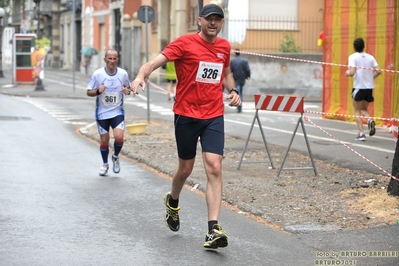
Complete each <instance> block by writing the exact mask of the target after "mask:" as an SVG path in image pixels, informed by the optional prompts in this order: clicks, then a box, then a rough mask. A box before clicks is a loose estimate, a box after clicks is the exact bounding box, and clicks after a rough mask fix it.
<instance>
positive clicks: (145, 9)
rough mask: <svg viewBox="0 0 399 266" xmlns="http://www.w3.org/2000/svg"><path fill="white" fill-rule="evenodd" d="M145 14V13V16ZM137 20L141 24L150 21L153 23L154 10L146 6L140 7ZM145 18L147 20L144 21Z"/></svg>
mask: <svg viewBox="0 0 399 266" xmlns="http://www.w3.org/2000/svg"><path fill="white" fill-rule="evenodd" d="M146 12H147V14H146ZM146 15H147V16H146ZM137 18H138V19H139V20H140V21H141V22H143V23H145V22H151V21H153V20H154V18H155V11H154V9H153V8H152V7H150V6H146V5H144V6H141V7H140V8H139V10H138V11H137ZM146 18H147V19H146Z"/></svg>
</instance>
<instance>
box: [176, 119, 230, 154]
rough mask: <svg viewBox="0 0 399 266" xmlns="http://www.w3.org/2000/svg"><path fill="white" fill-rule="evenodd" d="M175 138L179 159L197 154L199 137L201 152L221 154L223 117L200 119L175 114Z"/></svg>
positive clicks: (222, 148)
mask: <svg viewBox="0 0 399 266" xmlns="http://www.w3.org/2000/svg"><path fill="white" fill-rule="evenodd" d="M174 123H175V138H176V144H177V154H178V156H179V158H180V159H183V160H190V159H193V158H194V157H195V155H196V154H197V143H198V138H200V142H201V147H202V152H210V153H215V154H219V155H221V156H223V150H224V118H223V116H219V117H215V118H212V119H207V120H200V119H196V118H191V117H187V116H182V115H176V114H175V121H174Z"/></svg>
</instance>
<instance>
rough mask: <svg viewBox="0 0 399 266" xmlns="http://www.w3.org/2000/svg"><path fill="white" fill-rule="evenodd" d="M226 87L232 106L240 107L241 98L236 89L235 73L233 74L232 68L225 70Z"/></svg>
mask: <svg viewBox="0 0 399 266" xmlns="http://www.w3.org/2000/svg"><path fill="white" fill-rule="evenodd" d="M223 84H224V87H225V88H226V90H227V91H228V92H229V95H227V99H229V100H230V103H229V105H230V106H239V105H240V104H241V98H240V95H239V94H238V90H237V89H236V83H235V81H234V78H233V73H232V72H231V69H230V66H229V67H226V68H225V69H224V82H223Z"/></svg>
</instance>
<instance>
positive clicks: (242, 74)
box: [230, 49, 251, 113]
mask: <svg viewBox="0 0 399 266" xmlns="http://www.w3.org/2000/svg"><path fill="white" fill-rule="evenodd" d="M235 54H236V57H235V58H233V59H232V60H231V62H230V68H231V72H232V73H233V77H234V80H235V82H236V87H237V89H238V91H239V94H240V98H241V102H242V101H243V97H242V96H243V90H244V85H245V80H246V79H249V78H250V77H251V69H250V68H249V64H248V61H247V60H246V59H244V58H242V57H241V55H240V50H239V49H235ZM237 111H238V112H239V113H241V111H242V103H241V105H240V106H238V107H237Z"/></svg>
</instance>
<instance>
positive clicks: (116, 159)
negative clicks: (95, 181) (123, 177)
mask: <svg viewBox="0 0 399 266" xmlns="http://www.w3.org/2000/svg"><path fill="white" fill-rule="evenodd" d="M112 163H113V165H112V170H113V171H114V173H115V174H117V173H119V172H120V171H121V166H120V164H119V157H115V156H113V155H112Z"/></svg>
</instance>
